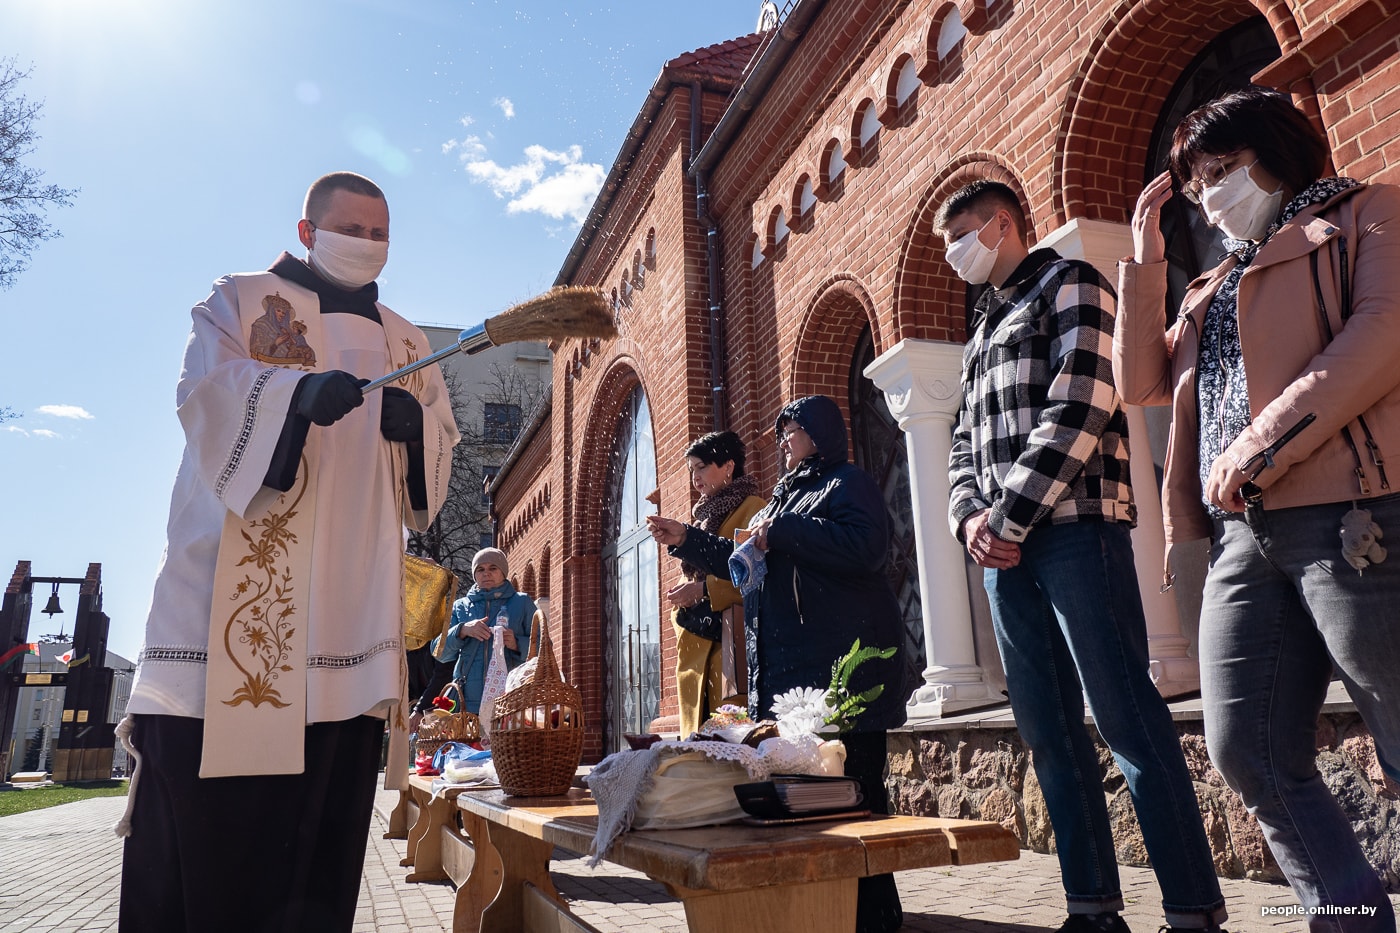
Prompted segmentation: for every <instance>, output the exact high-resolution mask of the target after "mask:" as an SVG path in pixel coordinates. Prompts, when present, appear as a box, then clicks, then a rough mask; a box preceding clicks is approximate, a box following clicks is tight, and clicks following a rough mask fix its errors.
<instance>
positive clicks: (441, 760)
mask: <svg viewBox="0 0 1400 933" xmlns="http://www.w3.org/2000/svg"><path fill="white" fill-rule="evenodd" d="M490 760H491V753H490V752H487V751H482V750H480V749H476V748H473V747H472V746H470V745H468V744H467V743H465V742H444V743H442V746H441V747H439V748H438V750H437V751H436V752H434V753H433V767H434V768H436V769H437V770H438V771H440V772H443V773H446V772H447V767H448V765H449V764H452V763H454V762H458V763H461V762H470V763H472V764H475V765H479V764H481V762H483V761H490Z"/></svg>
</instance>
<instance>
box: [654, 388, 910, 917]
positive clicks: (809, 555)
mask: <svg viewBox="0 0 1400 933" xmlns="http://www.w3.org/2000/svg"><path fill="white" fill-rule="evenodd" d="M774 430H775V431H776V433H777V437H778V446H779V449H780V450H781V451H782V453H783V467H784V469H785V470H786V471H787V472H786V474H785V475H784V476H783V478H782V479H781V480H779V481H778V485H777V486H776V487H775V488H774V490H773V496H772V498H771V499H770V500H769V502H768V504H767V505H766V506H764V508H763V510H762V511H761V512H759V513H758V515H757V516H755V518H754V520H753V521H752V522H751V523H750V530H751V532H752V540H753V543H754V546H755V547H756V548H758V550H760V551H761V552H763V555H764V564H765V567H766V571H767V572H766V574H765V576H764V578H763V582H762V584H761V585H760V586H759V588H758V589H757V590H754V591H753V592H751V593H750V594H749V595H748V596H746V597H745V598H744V615H745V626H744V634H745V641H746V646H747V649H748V662H749V665H748V666H749V714H750V715H751V716H753V717H754V718H755V719H764V718H773V699H774V697H776V696H778V695H780V694H783V693H786V692H788V691H789V690H792V689H794V688H797V687H816V688H818V689H823V690H824V689H825V688H826V687H827V685H828V684H829V683H830V681H831V672H832V667H833V665H834V664H835V663H836V662H837V661H838V660H840V659H841V658H842V657H843V656H844V655H845V654H846V652H847V651H849V650H850V647H851V644H852V642H854V641H855V640H856V639H860V643H861V645H862V646H863V647H864V646H870V647H875V648H900V649H902V648H903V645H904V627H903V622H902V620H901V617H900V611H899V603H898V600H897V599H896V597H895V594H894V590H893V589H892V588H891V587H890V584H889V581H888V580H887V579H886V577H885V559H886V552H887V550H888V547H889V538H890V530H889V516H888V514H887V513H886V511H885V499H884V496H883V495H882V493H881V491H880V487H879V485H878V484H877V483H876V482H875V479H874V477H872V476H871V475H870V474H869V473H866V472H865V471H864V470H862V469H860V468H859V467H857V466H856V465H855V464H853V463H850V462H849V461H848V460H847V459H846V450H847V440H846V422H845V419H844V418H843V417H842V415H841V409H840V408H839V407H838V406H837V404H836V402H835V401H834V400H832V399H830V398H828V397H826V396H824V395H811V396H807V397H806V398H800V399H798V400H796V401H794V402H790V403H789V404H788V405H787V406H785V407H784V408H783V410H782V411H781V412H779V413H778V418H777V421H776V424H775V425H774ZM647 523H648V525H649V526H650V528H651V533H652V536H653V537H654V538H655V539H656V540H657V542H658V543H660V544H665V545H667V546H668V547H669V550H670V553H671V554H672V555H673V556H676V557H679V558H681V559H682V560H685V561H688V562H690V563H692V564H695V565H696V566H699V567H703V568H705V569H706V571H708V572H710V573H715V574H727V573H728V565H729V557H730V555H731V554H732V553H733V551H734V541H733V540H732V539H730V538H723V537H720V536H719V535H714V534H710V533H708V532H705V531H703V530H701V529H699V528H696V527H694V526H690V525H683V524H681V523H680V522H677V521H674V520H672V519H668V518H661V517H660V516H655V515H652V516H648V518H647ZM904 670H905V663H904V658H903V656H902V650H901V651H896V652H895V654H894V655H893V656H892V657H890V658H886V659H880V658H873V659H871V660H869V661H867V662H866V663H865V664H863V665H862V666H861V667H860V668H859V669H858V670H857V672H856V675H855V676H854V677H853V678H852V680H851V684H850V692H851V693H852V694H857V693H861V692H863V691H866V690H869V689H870V688H872V687H874V686H875V685H877V684H883V685H884V687H885V689H884V692H883V693H881V695H880V696H879V697H878V698H877V699H875V700H874V701H873V702H871V703H870V705H869V706H868V707H867V708H866V710H865V712H863V713H862V714H861V715H859V716H858V717H856V719H855V722H854V725H853V728H852V731H850V732H847V733H845V734H844V735H843V736H842V737H841V738H842V741H843V743H844V744H845V746H846V773H847V774H848V775H850V776H852V777H855V778H858V779H859V780H860V782H861V787H862V789H863V790H864V791H865V801H866V804H867V805H869V807H870V809H871V810H872V811H874V812H876V813H887V812H888V811H889V799H888V796H887V794H886V791H885V783H884V769H885V730H887V729H890V728H893V727H895V726H898V725H900V724H902V723H903V722H904V702H905V700H906V698H907V697H908V695H909V690H908V688H907V686H906V684H905V682H904V679H905V678H904ZM902 917H903V912H902V910H901V909H900V905H899V892H898V891H897V890H896V889H895V885H894V876H893V875H877V876H874V877H871V878H862V879H861V882H860V895H859V898H858V904H857V926H856V928H857V930H858V931H859V933H883V931H892V930H897V929H899V926H900V924H901V922H902Z"/></svg>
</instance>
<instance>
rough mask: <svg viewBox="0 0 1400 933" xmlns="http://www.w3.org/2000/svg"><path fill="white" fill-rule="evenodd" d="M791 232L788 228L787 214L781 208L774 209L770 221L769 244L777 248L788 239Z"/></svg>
mask: <svg viewBox="0 0 1400 933" xmlns="http://www.w3.org/2000/svg"><path fill="white" fill-rule="evenodd" d="M790 232H791V230H790V229H789V227H788V222H787V214H786V213H785V212H784V211H783V209H782V208H781V207H775V208H773V213H772V214H771V215H770V216H769V219H768V242H770V243H772V244H773V245H774V246H777V245H778V244H779V243H781V242H783V241H784V240H786V239H787V235H788V233H790Z"/></svg>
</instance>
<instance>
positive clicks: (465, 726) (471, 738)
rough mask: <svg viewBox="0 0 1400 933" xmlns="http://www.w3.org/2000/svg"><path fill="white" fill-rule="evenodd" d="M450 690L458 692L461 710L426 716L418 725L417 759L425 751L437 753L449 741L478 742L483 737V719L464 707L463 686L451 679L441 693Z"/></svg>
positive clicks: (414, 743) (414, 755)
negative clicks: (445, 714)
mask: <svg viewBox="0 0 1400 933" xmlns="http://www.w3.org/2000/svg"><path fill="white" fill-rule="evenodd" d="M448 691H452V692H454V693H456V694H457V709H458V710H459V712H456V713H453V714H452V715H450V716H446V717H438V718H434V719H428V718H427V717H424V719H423V721H422V722H421V723H420V724H419V726H418V738H417V739H415V740H414V742H413V757H414V759H415V760H416V759H417V758H418V756H419V755H422V754H424V753H427V754H428V755H433V754H435V753H436V752H437V750H438V749H439V748H442V747H443V746H444V745H446V744H447V743H448V742H476V741H478V740H479V739H480V738H481V720H480V719H478V718H477V716H476V714H475V713H469V712H467V711H466V710H465V709H463V707H464V706H466V703H465V701H464V700H463V697H462V688H460V687H458V686H457V681H455V680H449V681H448V682H447V686H445V687H443V688H442V694H441V695H442V696H447V694H448Z"/></svg>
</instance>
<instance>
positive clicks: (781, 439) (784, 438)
mask: <svg viewBox="0 0 1400 933" xmlns="http://www.w3.org/2000/svg"><path fill="white" fill-rule="evenodd" d="M801 433H802V429H801V428H798V429H797V430H795V431H784V432H783V433H782V434H779V435H778V446H779V447H781V446H783V445H784V444H787V445H789V446H791V445H792V439H793V438H794V437H796V436H797V435H799V434H801Z"/></svg>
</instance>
